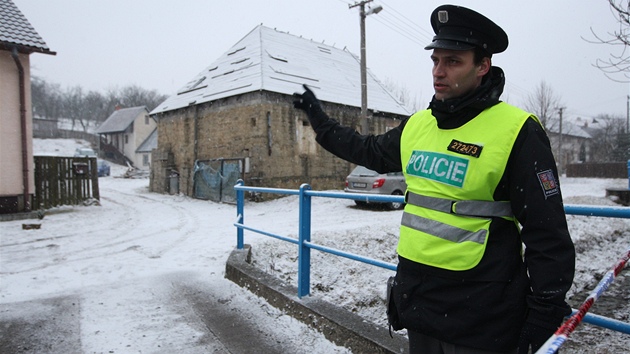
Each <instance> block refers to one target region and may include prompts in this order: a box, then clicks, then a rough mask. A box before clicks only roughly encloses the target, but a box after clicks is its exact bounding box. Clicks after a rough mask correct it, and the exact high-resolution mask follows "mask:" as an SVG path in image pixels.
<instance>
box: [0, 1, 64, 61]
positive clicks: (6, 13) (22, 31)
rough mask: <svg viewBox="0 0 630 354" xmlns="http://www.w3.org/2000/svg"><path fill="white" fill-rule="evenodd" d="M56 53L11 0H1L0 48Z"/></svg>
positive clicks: (25, 51)
mask: <svg viewBox="0 0 630 354" xmlns="http://www.w3.org/2000/svg"><path fill="white" fill-rule="evenodd" d="M11 48H18V50H19V51H20V52H24V53H29V54H30V53H32V52H40V53H45V54H52V55H55V54H56V53H55V52H52V51H51V50H50V49H49V48H48V46H47V45H46V42H44V40H43V39H42V37H40V36H39V34H38V33H37V31H35V28H33V26H31V24H30V22H28V20H27V19H26V17H24V15H23V14H22V12H21V11H20V10H19V9H18V8H17V6H15V4H14V3H13V1H11V0H0V49H5V50H9V49H11Z"/></svg>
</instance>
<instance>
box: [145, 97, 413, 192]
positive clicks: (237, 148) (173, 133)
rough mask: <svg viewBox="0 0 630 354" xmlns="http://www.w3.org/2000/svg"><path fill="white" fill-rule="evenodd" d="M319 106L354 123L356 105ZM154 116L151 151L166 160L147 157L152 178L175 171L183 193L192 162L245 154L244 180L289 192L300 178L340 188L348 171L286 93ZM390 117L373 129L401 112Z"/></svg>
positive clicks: (189, 184) (378, 130)
mask: <svg viewBox="0 0 630 354" xmlns="http://www.w3.org/2000/svg"><path fill="white" fill-rule="evenodd" d="M324 109H325V110H326V111H327V112H328V113H329V114H330V116H332V117H334V118H335V119H337V120H339V121H340V122H341V123H342V124H344V125H348V126H356V124H357V122H358V116H359V113H360V109H359V108H357V107H346V106H339V105H332V104H325V105H324ZM155 117H156V118H157V121H158V151H157V152H156V153H157V154H159V155H160V156H162V157H164V156H167V155H169V154H170V155H172V161H171V162H168V159H166V158H163V159H161V160H160V158H159V156H158V160H153V161H154V163H153V166H152V170H153V171H152V177H154V178H157V179H163V180H165V178H166V176H164V174H167V173H168V172H167V170H169V169H175V170H177V172H179V176H180V180H179V190H180V192H182V193H185V194H187V195H192V169H193V166H194V162H195V160H211V159H219V158H245V157H248V158H249V161H250V164H249V165H250V170H249V172H248V173H246V174H245V184H246V185H255V186H265V187H272V188H291V189H295V188H298V187H299V186H300V185H301V184H302V183H309V184H311V186H312V187H313V189H318V190H323V189H342V188H343V186H344V182H345V177H346V176H347V175H348V173H349V172H350V171H351V169H352V168H353V166H352V165H351V164H350V163H348V162H345V161H343V160H341V159H339V158H337V157H335V156H333V155H332V154H330V153H329V152H327V151H325V150H324V149H323V148H321V147H320V146H319V145H318V144H317V143H316V142H315V133H314V132H313V130H312V129H311V127H310V125H309V123H308V120H307V118H306V115H304V113H302V112H301V111H298V110H296V109H294V108H293V104H292V97H291V96H287V95H281V94H276V93H271V92H265V91H262V92H254V93H248V94H244V95H239V96H234V97H230V98H226V99H221V100H217V101H213V102H208V103H204V104H200V105H195V106H189V107H187V108H183V109H180V110H177V111H173V112H166V113H161V114H157V115H156V116H155ZM396 118H397V119H392V118H379V117H376V118H373V119H371V120H370V122H371V124H372V126H371V131H372V132H374V133H382V132H385V131H386V130H387V129H390V128H391V127H395V126H397V125H398V124H399V123H400V120H399V119H401V118H404V117H401V116H397V117H396ZM195 141H197V144H196V145H195ZM153 158H155V155H154V157H153ZM169 164H170V166H169ZM160 184H161V183H160V182H159V181H156V182H155V183H154V182H153V181H152V183H151V186H152V187H151V188H152V190H153V191H156V192H160V191H161V192H166V191H167V190H165V189H163V187H164V186H161V185H160Z"/></svg>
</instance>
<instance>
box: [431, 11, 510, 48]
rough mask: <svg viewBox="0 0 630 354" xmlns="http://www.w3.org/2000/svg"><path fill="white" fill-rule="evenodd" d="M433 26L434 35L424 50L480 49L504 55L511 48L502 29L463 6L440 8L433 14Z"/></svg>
mask: <svg viewBox="0 0 630 354" xmlns="http://www.w3.org/2000/svg"><path fill="white" fill-rule="evenodd" d="M431 26H432V27H433V31H434V32H435V36H434V37H433V42H431V44H429V45H428V46H426V47H424V49H437V48H440V49H451V50H470V49H473V48H475V47H480V48H482V49H484V50H485V51H487V52H488V53H489V54H491V55H492V54H494V53H501V52H503V51H504V50H505V49H506V48H507V46H508V37H507V34H506V33H505V31H503V29H501V27H499V26H498V25H497V24H495V23H494V22H492V21H491V20H490V19H489V18H487V17H485V16H484V15H482V14H480V13H478V12H475V11H473V10H471V9H467V8H465V7H462V6H455V5H442V6H439V7H438V8H436V9H435V10H433V13H431Z"/></svg>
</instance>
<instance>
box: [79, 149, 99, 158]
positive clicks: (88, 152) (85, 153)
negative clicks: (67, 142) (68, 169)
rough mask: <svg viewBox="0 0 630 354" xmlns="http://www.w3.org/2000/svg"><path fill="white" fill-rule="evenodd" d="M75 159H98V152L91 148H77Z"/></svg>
mask: <svg viewBox="0 0 630 354" xmlns="http://www.w3.org/2000/svg"><path fill="white" fill-rule="evenodd" d="M74 157H96V152H94V150H92V149H90V148H77V149H76V150H75V151H74Z"/></svg>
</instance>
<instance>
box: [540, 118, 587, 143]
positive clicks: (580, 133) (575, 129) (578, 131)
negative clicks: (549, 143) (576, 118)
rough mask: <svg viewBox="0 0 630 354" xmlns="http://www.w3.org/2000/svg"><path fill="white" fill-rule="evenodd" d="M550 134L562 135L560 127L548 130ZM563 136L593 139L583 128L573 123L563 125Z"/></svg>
mask: <svg viewBox="0 0 630 354" xmlns="http://www.w3.org/2000/svg"><path fill="white" fill-rule="evenodd" d="M547 130H548V131H549V133H554V134H560V125H559V124H555V125H553V126H552V127H549V128H547ZM562 135H566V136H574V137H577V138H584V139H591V138H592V136H591V134H590V133H589V132H588V131H587V130H585V129H584V128H583V127H582V126H580V125H578V124H576V123H574V122H571V121H566V122H563V124H562Z"/></svg>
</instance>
